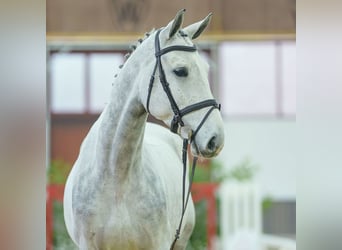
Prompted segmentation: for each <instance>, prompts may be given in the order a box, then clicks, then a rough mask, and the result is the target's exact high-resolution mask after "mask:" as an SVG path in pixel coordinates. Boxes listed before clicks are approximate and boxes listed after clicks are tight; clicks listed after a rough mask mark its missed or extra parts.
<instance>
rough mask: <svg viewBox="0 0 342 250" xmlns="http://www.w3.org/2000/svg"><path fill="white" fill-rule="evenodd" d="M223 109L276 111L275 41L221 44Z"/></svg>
mask: <svg viewBox="0 0 342 250" xmlns="http://www.w3.org/2000/svg"><path fill="white" fill-rule="evenodd" d="M219 65H220V84H221V86H222V88H221V89H222V90H223V93H221V98H220V100H222V112H223V113H224V114H226V115H259V114H274V113H275V109H276V105H275V103H276V102H275V98H276V95H275V93H276V91H275V44H274V42H225V43H222V44H221V46H220V47H219Z"/></svg>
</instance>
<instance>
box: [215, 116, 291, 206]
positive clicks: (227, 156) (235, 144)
mask: <svg viewBox="0 0 342 250" xmlns="http://www.w3.org/2000/svg"><path fill="white" fill-rule="evenodd" d="M295 128H296V122H295V121H294V120H271V119H264V120H262V119H260V120H231V121H229V120H226V121H225V133H226V142H225V147H224V148H223V151H222V152H221V153H220V155H219V156H218V157H217V159H218V160H219V161H221V162H224V165H225V167H226V168H228V169H229V168H231V167H232V166H234V165H236V164H237V163H239V162H241V160H242V159H244V158H245V157H249V158H250V160H251V162H252V163H255V164H256V165H258V166H259V167H260V170H259V172H258V174H257V178H258V180H259V181H260V184H261V192H262V195H263V196H271V197H272V198H273V199H274V200H277V201H286V200H294V199H295V197H296V165H295V148H296V141H295Z"/></svg>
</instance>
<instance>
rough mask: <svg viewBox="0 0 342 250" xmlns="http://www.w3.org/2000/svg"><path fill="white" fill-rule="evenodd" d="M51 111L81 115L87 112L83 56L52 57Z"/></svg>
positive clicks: (62, 54)
mask: <svg viewBox="0 0 342 250" xmlns="http://www.w3.org/2000/svg"><path fill="white" fill-rule="evenodd" d="M50 65H51V67H50V70H51V110H52V112H54V113H80V112H84V110H85V96H84V95H85V93H84V79H85V57H84V55H83V54H65V53H61V54H54V55H52V56H51V64H50Z"/></svg>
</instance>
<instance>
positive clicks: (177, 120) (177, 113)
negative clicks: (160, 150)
mask: <svg viewBox="0 0 342 250" xmlns="http://www.w3.org/2000/svg"><path fill="white" fill-rule="evenodd" d="M160 32H161V29H159V30H158V31H157V33H156V36H155V57H156V63H155V65H154V68H153V72H152V75H151V79H150V84H149V88H148V95H147V103H146V107H147V111H148V113H150V110H149V105H150V98H151V92H152V88H153V82H154V79H155V74H156V71H157V68H158V69H159V79H160V82H161V84H162V87H163V89H164V92H165V93H166V95H167V98H168V99H169V102H170V105H171V108H172V111H173V114H174V116H173V119H172V121H171V127H170V130H171V131H172V132H173V133H176V134H177V133H180V129H181V128H182V127H184V126H185V124H184V122H183V120H182V118H183V116H185V115H187V114H189V113H191V112H194V111H197V110H200V109H203V108H207V107H211V108H210V109H209V110H208V111H207V113H206V114H205V115H204V117H203V119H202V121H201V122H200V124H199V125H198V126H197V128H196V130H195V131H190V132H189V133H188V135H187V138H183V151H182V160H183V189H182V216H181V219H180V222H179V226H178V229H177V230H176V235H175V239H174V241H173V242H172V245H171V248H170V249H171V250H172V249H173V248H174V245H175V244H176V241H177V240H178V239H179V235H180V230H181V226H182V222H183V217H184V214H185V210H186V207H187V205H188V201H189V196H190V190H191V185H192V181H193V177H194V173H195V168H196V162H197V157H194V160H193V166H192V169H191V175H190V181H189V187H188V192H187V195H186V197H185V180H186V160H187V149H188V144H189V140H190V142H192V141H194V140H195V137H196V135H197V133H198V131H199V130H200V129H201V127H202V126H203V124H204V123H205V121H206V120H207V118H208V117H209V115H210V113H211V112H212V111H213V110H214V109H219V110H220V108H221V105H220V104H218V103H217V102H216V100H215V99H207V100H204V101H201V102H198V103H195V104H191V105H189V106H187V107H185V108H183V109H179V107H178V105H177V103H176V101H175V99H174V97H173V95H172V93H171V89H170V87H169V83H168V82H167V80H166V76H165V72H164V69H163V66H162V63H161V56H162V55H165V54H166V53H169V52H171V51H186V52H195V51H197V48H196V47H195V46H183V45H175V46H170V47H166V48H163V49H160V41H159V34H160ZM180 33H181V35H182V36H186V34H184V33H183V32H181V31H180ZM195 145H196V143H195ZM196 147H197V146H196ZM196 150H197V151H198V149H196ZM198 153H199V152H198Z"/></svg>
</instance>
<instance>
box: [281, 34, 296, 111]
mask: <svg viewBox="0 0 342 250" xmlns="http://www.w3.org/2000/svg"><path fill="white" fill-rule="evenodd" d="M281 52H282V53H281V55H282V62H281V65H282V84H283V90H282V91H283V92H282V93H283V96H282V99H283V103H282V105H283V112H284V113H285V114H289V115H295V114H296V100H297V97H296V90H297V82H296V42H295V41H289V42H283V43H282V46H281Z"/></svg>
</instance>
